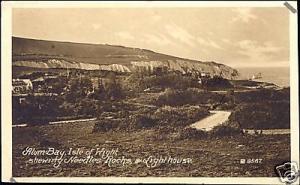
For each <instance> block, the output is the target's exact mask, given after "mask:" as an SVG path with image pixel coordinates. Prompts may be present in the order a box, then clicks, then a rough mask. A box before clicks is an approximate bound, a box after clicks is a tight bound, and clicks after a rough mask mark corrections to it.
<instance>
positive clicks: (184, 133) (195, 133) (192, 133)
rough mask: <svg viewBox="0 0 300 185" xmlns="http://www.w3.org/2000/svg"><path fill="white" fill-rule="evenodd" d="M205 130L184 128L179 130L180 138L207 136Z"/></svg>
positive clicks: (201, 137)
mask: <svg viewBox="0 0 300 185" xmlns="http://www.w3.org/2000/svg"><path fill="white" fill-rule="evenodd" d="M207 136H208V134H207V132H205V131H203V130H197V129H196V128H190V127H188V128H185V129H183V130H181V131H180V132H179V137H180V139H203V138H207Z"/></svg>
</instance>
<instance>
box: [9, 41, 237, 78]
mask: <svg viewBox="0 0 300 185" xmlns="http://www.w3.org/2000/svg"><path fill="white" fill-rule="evenodd" d="M12 43H13V66H26V67H35V68H77V69H78V68H80V69H86V70H97V69H100V70H112V71H121V72H131V71H133V70H136V69H138V68H139V69H140V68H144V69H146V70H153V69H154V68H156V67H163V66H165V67H166V68H168V69H169V70H172V71H180V72H182V73H187V72H192V71H204V72H209V73H210V74H212V75H221V76H223V77H225V78H234V77H236V76H237V75H238V72H237V70H235V69H233V68H231V67H228V66H226V65H223V64H219V63H216V62H201V61H196V60H189V59H183V58H179V57H174V56H169V55H165V54H161V53H156V52H153V51H150V50H146V49H139V48H129V47H124V46H113V45H107V44H83V43H71V42H57V41H44V40H34V39H26V38H18V37H13V38H12Z"/></svg>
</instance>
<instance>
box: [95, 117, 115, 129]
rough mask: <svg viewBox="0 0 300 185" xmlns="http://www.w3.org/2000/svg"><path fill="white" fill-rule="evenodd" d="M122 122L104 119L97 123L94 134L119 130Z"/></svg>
mask: <svg viewBox="0 0 300 185" xmlns="http://www.w3.org/2000/svg"><path fill="white" fill-rule="evenodd" d="M119 124H120V120H109V119H102V120H99V121H98V122H96V123H95V125H94V129H93V132H107V131H110V130H112V129H117V127H118V126H119Z"/></svg>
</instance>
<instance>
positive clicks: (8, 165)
mask: <svg viewBox="0 0 300 185" xmlns="http://www.w3.org/2000/svg"><path fill="white" fill-rule="evenodd" d="M283 3H284V1H281V2H279V1H260V2H258V1H255V2H250V1H238V2H233V1H231V2H228V1H227V2H225V1H213V2H208V1H201V2H196V1H181V2H179V1H176V2H174V1H163V2H157V1H156V2H153V1H152V2H149V1H148V2H134V1H127V2H124V1H122V2H118V1H109V2H95V1H86V2H78V1H77V2H74V1H73V2H65V1H60V2H58V1H56V2H49V1H48V2H40V1H37V2H33V1H32V2H26V1H19V2H2V6H1V14H2V16H1V24H2V29H1V34H2V36H1V53H2V55H1V61H2V62H1V86H2V87H1V91H2V94H1V100H2V102H1V113H2V122H1V126H2V129H1V132H2V133H1V136H2V145H1V147H2V166H1V168H2V180H3V181H4V182H9V181H11V177H12V143H11V141H12V125H11V123H12V110H11V105H12V102H11V87H12V85H11V78H12V71H11V58H12V57H11V51H12V50H11V49H12V43H11V36H12V21H11V20H12V19H11V16H12V14H11V12H12V8H58V7H63V8H108V7H114V8H128V7H131V8H138V7H149V8H158V7H284V4H283ZM288 3H289V4H291V5H292V6H293V7H295V8H297V2H295V1H288ZM287 11H289V10H288V9H287ZM297 46H298V27H297V13H292V12H291V11H290V87H291V101H290V102H291V104H290V106H291V107H290V108H291V158H292V161H295V162H297V163H298V165H299V108H298V107H299V104H298V101H299V99H298V89H299V87H298V81H299V80H298V47H297ZM14 180H15V181H16V182H85V183H89V182H90V183H176V184H183V183H189V184H201V183H205V184H211V183H213V184H226V183H230V184H282V183H281V182H280V181H279V178H277V177H272V178H271V177H250V178H248V177H239V178H237V177H224V178H223V177H213V178H204V177H180V178H178V177H22V178H21V177H15V178H14ZM298 184H299V178H298Z"/></svg>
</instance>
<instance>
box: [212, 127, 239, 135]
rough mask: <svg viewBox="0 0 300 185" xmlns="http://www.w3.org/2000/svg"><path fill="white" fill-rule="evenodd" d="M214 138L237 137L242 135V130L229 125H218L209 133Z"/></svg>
mask: <svg viewBox="0 0 300 185" xmlns="http://www.w3.org/2000/svg"><path fill="white" fill-rule="evenodd" d="M209 132H210V134H211V135H212V136H217V137H223V136H235V135H240V134H241V129H240V128H236V127H232V126H228V125H218V126H215V127H214V128H213V129H212V130H211V131H209Z"/></svg>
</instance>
